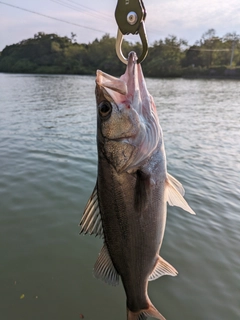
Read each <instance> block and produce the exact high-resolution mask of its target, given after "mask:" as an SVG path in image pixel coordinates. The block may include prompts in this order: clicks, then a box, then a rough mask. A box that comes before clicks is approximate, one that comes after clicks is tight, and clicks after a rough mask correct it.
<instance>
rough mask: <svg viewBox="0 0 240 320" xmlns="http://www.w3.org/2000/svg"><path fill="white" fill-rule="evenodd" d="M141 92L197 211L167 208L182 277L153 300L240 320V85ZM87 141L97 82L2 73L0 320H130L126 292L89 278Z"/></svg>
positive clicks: (93, 252) (202, 315)
mask: <svg viewBox="0 0 240 320" xmlns="http://www.w3.org/2000/svg"><path fill="white" fill-rule="evenodd" d="M147 84H148V88H149V91H150V92H151V93H152V95H153V96H154V99H155V102H156V105H157V108H158V113H159V117H160V122H161V126H162V128H163V131H164V139H165V147H166V152H167V159H168V170H169V172H170V173H171V174H172V175H174V176H175V177H176V178H177V179H179V180H180V181H181V182H182V183H183V185H184V187H185V190H186V199H187V200H188V202H189V204H190V205H191V207H192V208H193V209H194V210H195V211H196V213H197V216H191V215H189V214H188V213H186V212H184V211H182V210H181V209H179V208H176V207H169V208H168V220H167V228H166V234H165V238H164V243H163V247H162V250H161V255H162V256H163V257H164V258H165V259H166V260H167V261H168V262H170V263H171V264H172V265H173V266H174V267H175V268H176V269H177V270H178V271H179V275H178V276H177V277H175V278H172V277H163V278H161V279H158V280H156V281H154V282H151V283H150V284H149V295H150V298H151V300H152V301H153V303H154V304H155V306H156V307H157V308H158V309H159V311H160V312H161V313H162V314H163V315H164V316H165V317H166V318H167V319H168V320H176V319H178V320H183V319H184V320H192V319H194V320H203V319H208V320H225V319H231V320H239V319H240V303H239V292H240V245H239V244H240V213H239V207H240V157H239V154H240V122H239V121H240V109H239V93H240V89H239V82H237V81H223V80H220V81H217V80H183V79H174V80H157V79H148V80H147ZM95 134H96V115H95V96H94V77H87V76H85V77H81V76H61V75H59V76H54V75H53V76H47V75H14V74H0V257H1V258H0V259H1V260H0V314H1V317H0V318H1V319H3V320H14V319H20V320H33V319H34V320H38V319H39V320H40V319H41V320H42V319H44V320H52V319H58V320H74V319H76V320H77V319H80V318H82V317H83V316H84V318H85V319H89V320H95V319H106V320H107V319H115V320H122V319H126V310H125V294H124V291H123V288H122V285H120V286H118V287H110V286H108V285H106V284H104V283H103V282H102V281H99V280H96V279H94V278H93V276H92V268H93V264H94V262H95V260H96V258H97V255H98V252H99V250H100V248H101V245H102V241H101V240H100V239H98V238H95V237H94V236H92V237H90V236H85V237H84V236H79V235H78V231H79V229H78V222H79V220H80V217H81V215H82V212H83V209H84V206H85V203H86V201H87V200H88V197H89V196H90V194H91V192H92V190H93V188H94V185H95V180H96V169H97V168H96V167H97V155H96V143H95ZM23 294H24V296H22V295H23ZM20 297H21V298H22V299H20Z"/></svg>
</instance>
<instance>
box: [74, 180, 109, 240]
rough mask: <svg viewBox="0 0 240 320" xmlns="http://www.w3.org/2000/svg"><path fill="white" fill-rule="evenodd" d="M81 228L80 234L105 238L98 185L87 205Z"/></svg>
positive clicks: (80, 224)
mask: <svg viewBox="0 0 240 320" xmlns="http://www.w3.org/2000/svg"><path fill="white" fill-rule="evenodd" d="M79 226H80V227H81V230H80V233H84V234H87V233H89V234H95V235H96V236H100V237H103V229H102V220H101V215H100V210H99V206H98V193H97V183H96V186H95V188H94V190H93V193H92V195H91V197H90V198H89V200H88V202H87V204H86V207H85V210H84V212H83V216H82V219H81V221H80V223H79Z"/></svg>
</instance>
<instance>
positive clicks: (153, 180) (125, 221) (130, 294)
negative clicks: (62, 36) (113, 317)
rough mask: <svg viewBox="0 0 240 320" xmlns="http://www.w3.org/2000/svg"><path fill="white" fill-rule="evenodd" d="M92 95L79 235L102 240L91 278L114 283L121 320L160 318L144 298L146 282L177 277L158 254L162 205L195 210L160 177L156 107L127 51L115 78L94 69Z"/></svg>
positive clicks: (163, 170)
mask: <svg viewBox="0 0 240 320" xmlns="http://www.w3.org/2000/svg"><path fill="white" fill-rule="evenodd" d="M95 95H96V104H97V110H96V111H97V150H98V173H97V181H96V185H95V187H94V190H93V192H92V195H91V196H90V198H89V200H88V202H87V204H86V207H85V210H84V213H83V216H82V218H81V221H80V233H83V234H94V235H96V236H97V235H98V236H100V237H101V238H102V239H103V247H102V249H101V251H100V253H99V256H98V258H97V261H96V263H95V265H94V275H95V277H96V278H98V279H102V280H103V281H105V282H106V283H108V284H110V285H117V284H118V283H119V279H121V281H122V284H123V287H124V290H125V293H126V298H127V319H128V320H144V319H147V318H148V317H153V318H156V319H160V320H164V319H165V318H164V316H163V315H162V314H161V313H160V312H159V311H158V310H157V309H156V308H155V306H154V305H153V304H152V302H151V300H150V298H149V296H148V282H149V281H152V280H155V279H158V278H159V277H161V276H164V275H170V276H176V275H177V274H178V272H177V270H176V269H175V268H174V267H173V266H172V265H171V264H170V263H168V262H167V261H166V260H164V258H162V257H161V256H160V255H159V252H160V249H161V246H162V242H163V237H164V231H165V227H166V219H167V203H169V205H171V206H173V205H175V206H178V207H180V208H182V209H184V210H186V211H188V212H189V213H191V214H195V212H194V211H193V210H192V209H191V207H190V206H189V205H188V203H187V202H186V200H185V199H184V197H183V196H184V188H183V186H182V184H181V183H180V182H179V181H178V180H177V179H175V178H174V177H173V176H171V175H170V174H169V173H168V172H167V165H166V155H165V149H164V141H163V133H162V129H161V126H160V123H159V118H158V114H157V109H156V106H155V103H154V100H153V97H152V96H151V95H150V93H149V92H148V89H147V86H146V82H145V79H144V75H143V72H142V68H141V65H140V64H139V63H137V55H136V53H135V52H133V51H132V52H130V53H129V56H128V63H127V67H126V71H125V73H124V74H123V75H122V76H121V77H120V78H116V77H113V76H111V75H109V74H107V73H104V72H103V71H101V70H97V75H96V89H95Z"/></svg>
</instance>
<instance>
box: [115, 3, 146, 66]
mask: <svg viewBox="0 0 240 320" xmlns="http://www.w3.org/2000/svg"><path fill="white" fill-rule="evenodd" d="M115 18H116V21H117V24H118V33H117V41H116V52H117V56H118V58H119V59H120V60H121V61H122V62H123V63H125V64H127V61H128V60H127V58H125V56H124V55H123V53H122V41H123V35H125V34H129V33H131V34H139V36H140V38H141V41H142V46H143V48H142V54H141V55H140V57H139V58H138V60H137V62H138V63H141V62H142V61H143V60H144V59H145V57H146V55H147V53H148V41H147V35H146V29H145V18H146V10H145V7H144V4H143V1H142V0H118V4H117V7H116V10H115Z"/></svg>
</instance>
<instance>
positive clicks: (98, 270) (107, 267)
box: [94, 244, 119, 286]
mask: <svg viewBox="0 0 240 320" xmlns="http://www.w3.org/2000/svg"><path fill="white" fill-rule="evenodd" d="M94 276H95V277H96V278H97V279H102V280H103V281H104V282H106V283H108V284H111V285H112V286H116V285H118V283H119V275H118V273H117V271H116V270H115V268H114V265H113V263H112V260H111V258H110V256H109V253H108V249H107V246H106V244H104V245H103V247H102V249H101V251H100V253H99V256H98V258H97V261H96V263H95V265H94Z"/></svg>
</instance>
